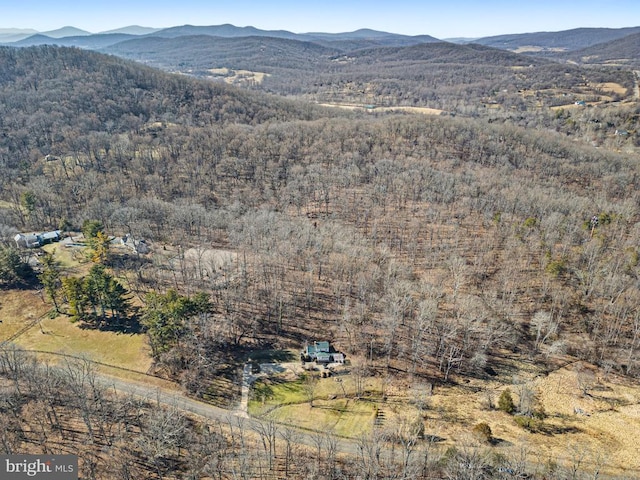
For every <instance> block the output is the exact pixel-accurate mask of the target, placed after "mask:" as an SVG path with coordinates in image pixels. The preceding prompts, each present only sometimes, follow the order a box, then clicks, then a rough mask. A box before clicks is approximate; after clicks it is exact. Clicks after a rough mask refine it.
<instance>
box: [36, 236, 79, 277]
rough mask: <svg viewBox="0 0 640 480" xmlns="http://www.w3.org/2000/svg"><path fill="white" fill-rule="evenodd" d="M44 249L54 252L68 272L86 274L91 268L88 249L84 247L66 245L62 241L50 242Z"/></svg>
mask: <svg viewBox="0 0 640 480" xmlns="http://www.w3.org/2000/svg"><path fill="white" fill-rule="evenodd" d="M42 249H43V250H44V251H45V252H47V253H52V254H53V255H54V257H55V258H56V260H58V261H59V262H60V265H61V266H62V268H63V269H65V270H66V273H68V274H72V275H75V274H80V275H84V274H85V273H87V272H88V271H89V269H90V268H91V262H89V260H88V259H87V254H86V249H85V248H83V247H65V246H64V245H62V244H60V243H50V244H49V245H45V246H43V247H42Z"/></svg>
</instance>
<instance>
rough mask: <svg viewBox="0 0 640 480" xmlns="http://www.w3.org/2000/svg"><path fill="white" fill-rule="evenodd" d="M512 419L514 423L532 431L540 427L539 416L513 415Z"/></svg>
mask: <svg viewBox="0 0 640 480" xmlns="http://www.w3.org/2000/svg"><path fill="white" fill-rule="evenodd" d="M513 421H514V422H516V425H518V426H520V427H522V428H524V429H525V430H528V431H529V432H532V433H535V432H538V431H540V429H541V428H542V420H541V419H540V418H535V417H527V416H525V415H516V416H515V417H513Z"/></svg>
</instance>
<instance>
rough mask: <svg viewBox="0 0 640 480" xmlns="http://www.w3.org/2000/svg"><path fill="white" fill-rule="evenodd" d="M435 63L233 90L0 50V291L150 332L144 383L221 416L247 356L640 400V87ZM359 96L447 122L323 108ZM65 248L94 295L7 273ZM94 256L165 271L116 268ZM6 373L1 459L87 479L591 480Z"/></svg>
mask: <svg viewBox="0 0 640 480" xmlns="http://www.w3.org/2000/svg"><path fill="white" fill-rule="evenodd" d="M426 48H427V46H417V47H406V48H398V49H392V48H386V49H376V50H360V51H359V53H358V55H353V56H351V57H349V59H347V60H345V62H347V63H348V64H349V70H348V72H347V73H345V71H343V70H341V68H343V67H339V66H336V67H335V69H334V70H333V71H331V70H329V69H327V70H323V71H321V72H320V73H319V74H317V75H315V80H314V81H310V77H311V76H312V75H313V73H312V71H311V70H309V71H300V72H298V73H291V75H289V76H287V75H284V73H283V72H284V71H285V70H286V67H285V68H284V69H280V70H277V72H278V73H280V75H277V74H273V75H272V76H271V77H268V78H267V79H266V80H265V81H264V84H263V85H262V86H260V87H259V88H254V87H249V88H244V89H240V88H237V87H235V86H229V85H225V84H223V83H218V82H212V81H210V80H204V79H197V78H190V77H186V76H179V75H173V74H169V73H164V72H161V71H159V70H154V69H151V68H148V67H144V66H141V65H139V64H136V63H133V62H130V61H126V60H122V59H118V58H115V57H111V56H106V55H102V54H98V53H93V52H88V51H82V50H79V49H73V48H59V47H31V48H24V49H14V48H0V111H2V112H3V113H2V115H1V116H0V168H1V170H2V176H1V177H0V192H1V198H0V231H1V233H2V236H3V237H4V239H5V240H6V242H5V246H3V247H2V251H0V285H1V286H2V287H3V289H4V290H5V291H7V290H15V289H16V288H22V289H24V290H30V289H39V290H40V291H42V292H43V293H42V295H43V296H46V298H47V302H49V303H50V304H51V308H53V306H54V305H55V311H56V312H61V313H63V314H65V315H68V316H70V317H72V318H73V319H74V321H77V322H80V324H84V325H85V327H86V328H91V329H104V330H114V331H125V332H131V331H135V332H139V333H140V334H144V335H146V336H147V338H148V342H149V345H150V355H151V357H152V360H153V373H154V374H155V375H158V376H161V377H163V378H166V379H170V380H172V381H175V382H177V383H179V384H180V385H181V386H182V388H183V389H184V391H186V392H187V393H188V394H189V395H191V396H193V397H194V398H200V399H206V400H209V401H213V402H214V403H215V404H217V405H219V406H224V407H230V406H232V405H234V404H235V403H236V402H238V397H239V395H240V392H239V389H240V387H239V383H238V375H239V371H241V369H242V362H243V359H244V358H246V356H247V354H248V352H251V351H253V350H261V349H286V348H289V349H299V348H300V346H301V345H303V344H304V343H305V342H311V341H313V340H317V339H325V338H326V339H329V340H331V341H332V342H333V343H335V344H337V345H339V346H340V348H341V349H342V350H343V351H344V352H346V354H347V357H348V358H350V359H351V358H352V359H353V365H354V366H357V367H359V368H360V370H359V372H360V373H357V375H362V376H363V377H367V378H369V377H371V378H383V379H388V380H385V382H388V383H389V385H390V387H389V390H390V391H391V390H392V388H391V386H394V385H395V386H396V387H397V388H398V389H402V388H404V386H406V385H412V384H415V383H416V382H421V383H424V384H428V385H431V386H432V387H435V388H446V387H447V386H451V385H462V386H464V384H465V383H468V382H469V381H472V382H482V381H485V380H486V381H489V380H492V381H493V380H495V379H496V378H500V379H503V378H508V377H510V376H511V377H512V378H515V376H517V375H519V374H520V373H521V372H519V371H514V372H510V373H505V372H506V371H507V365H512V364H513V363H512V362H517V363H515V364H517V365H520V367H517V368H522V370H523V371H524V370H525V369H526V368H529V367H531V368H535V369H536V371H537V372H541V375H545V374H549V373H550V372H553V371H554V370H556V369H558V368H559V367H561V366H565V365H568V364H572V363H574V362H584V364H588V365H590V366H592V367H593V369H594V371H596V372H597V373H596V374H593V375H590V374H589V375H587V374H584V375H582V376H580V378H581V379H582V380H583V382H582V383H581V384H580V385H581V388H583V389H584V392H583V393H584V394H585V395H588V394H589V392H590V391H593V390H594V389H595V388H596V385H597V384H598V382H599V381H600V378H601V377H602V378H608V377H607V376H616V378H618V377H620V378H624V379H625V381H628V382H632V383H635V384H637V381H638V378H640V362H639V360H638V350H639V349H640V310H638V305H639V304H640V298H639V290H638V278H639V274H640V264H639V259H640V251H639V246H638V238H639V234H640V230H639V228H640V227H639V226H640V217H639V211H638V207H639V205H640V203H639V202H640V198H639V197H638V191H639V188H638V187H639V183H640V179H639V177H638V169H639V166H640V165H639V163H640V157H639V156H638V150H637V147H638V139H639V138H640V137H638V130H637V119H638V115H640V107H639V104H638V101H637V99H636V100H635V101H634V100H632V98H633V91H634V87H635V83H634V76H633V73H632V72H631V71H626V70H625V69H623V68H605V67H589V68H586V67H579V66H575V65H564V64H557V63H552V62H550V61H548V60H538V61H537V62H538V63H537V64H536V65H535V66H533V65H531V66H530V62H532V60H531V59H529V58H526V57H520V56H518V55H515V54H506V53H505V52H499V51H497V50H493V49H490V48H487V47H479V46H474V47H470V46H467V47H464V48H463V47H460V48H459V49H457V47H456V48H454V47H453V46H449V45H447V46H444V45H443V44H442V45H441V44H433V45H431V44H429V45H428V48H429V49H430V50H429V52H430V53H429V55H432V54H433V49H440V50H442V49H445V48H446V49H447V52H446V56H448V57H451V56H454V61H453V62H449V63H443V62H442V61H438V62H437V63H434V64H433V65H431V66H428V67H427V66H426V65H428V64H429V62H426V63H425V62H424V60H425V58H426V57H425V53H424V52H425V49H426ZM449 50H450V51H449ZM438 55H439V56H440V57H439V58H441V56H442V55H443V52H442V51H439V53H438ZM472 58H475V59H476V61H477V62H478V63H476V64H473V63H471V60H472ZM496 59H499V61H496ZM335 60H336V62H337V60H339V59H335ZM375 62H382V64H383V65H384V67H381V69H380V70H376V69H375V68H374V67H372V65H373V64H374V63H375ZM412 62H415V65H412ZM334 63H335V62H334ZM460 65H465V66H464V67H460ZM345 75H346V76H348V78H349V80H348V81H346V80H345V78H346V76H345ZM612 83H615V84H617V85H619V87H620V89H621V90H620V91H618V92H611V91H609V90H607V88H610V87H605V86H603V85H610V84H612ZM257 90H267V91H269V92H271V93H265V92H264V91H257ZM276 93H277V94H279V95H282V94H286V95H288V96H290V97H296V98H283V97H281V96H279V95H276ZM605 97H606V98H605ZM369 99H370V100H371V101H370V103H375V104H376V105H385V103H391V104H393V105H395V106H397V105H414V106H415V105H418V106H429V107H431V108H438V109H442V110H444V111H446V112H447V113H445V114H443V115H439V116H433V115H412V114H403V113H393V114H388V113H378V112H376V110H375V109H372V110H370V111H368V112H367V111H362V112H357V111H346V110H342V109H336V108H324V107H322V106H320V105H317V104H315V103H314V102H313V101H317V103H323V102H326V103H331V102H337V103H339V102H350V101H354V100H356V101H360V100H362V103H369V101H368V100H369ZM385 99H386V100H385ZM575 99H585V100H586V101H588V102H593V103H596V104H597V105H593V106H585V107H581V106H577V105H575V104H574V100H575ZM310 100H312V101H310ZM498 107H499V108H498ZM552 107H553V108H552ZM555 107H561V108H555ZM56 229H61V230H64V231H76V232H77V231H81V230H83V231H84V232H85V237H87V238H89V239H90V241H89V243H88V244H89V247H90V249H91V252H92V253H91V255H92V258H91V262H93V263H94V264H95V265H94V266H93V267H92V268H91V270H90V271H89V270H87V271H86V272H84V274H85V276H84V277H83V276H82V275H83V273H82V272H81V271H77V272H76V273H74V272H71V273H69V272H61V270H60V269H59V268H58V264H57V263H56V261H55V260H54V259H52V258H49V260H48V261H44V262H42V261H41V262H40V264H39V266H37V267H36V272H35V273H34V272H31V271H24V269H23V270H20V269H19V268H18V267H19V266H20V265H19V264H20V262H19V259H18V258H17V257H16V254H15V252H14V250H15V249H14V247H13V245H14V242H13V236H14V235H15V234H16V233H18V232H30V231H45V230H56ZM91 232H92V233H91ZM104 234H109V235H115V236H124V235H127V234H129V235H131V236H133V237H134V238H138V239H139V238H144V239H145V240H146V242H147V243H148V244H150V245H151V248H152V250H153V251H154V252H155V253H156V254H154V255H145V254H134V253H127V254H121V253H117V252H116V251H115V249H114V248H111V250H112V251H111V252H109V251H108V250H109V247H108V242H107V241H103V240H101V239H102V238H103V237H102V235H104ZM101 242H102V243H101ZM22 253H24V252H22ZM78 272H79V273H78ZM74 275H75V276H74ZM98 292H108V293H105V294H102V295H100V294H99V293H98ZM64 321H69V320H68V319H66V318H65V320H64ZM3 340H4V339H3ZM356 370H358V369H356ZM516 370H517V369H516ZM589 371H591V370H589ZM0 373H1V374H2V379H3V380H2V383H3V385H4V387H3V388H2V389H1V390H2V394H1V396H2V398H1V399H0V411H2V416H1V417H0V422H2V423H3V426H2V427H1V428H0V435H2V438H1V440H2V441H1V442H0V448H1V449H2V451H4V452H6V453H12V452H17V451H20V450H21V449H24V448H29V449H31V450H32V451H34V452H67V451H75V449H80V450H79V451H80V452H82V453H81V457H82V458H83V460H82V465H83V467H82V468H83V471H82V475H83V478H122V479H128V478H367V479H373V478H460V479H462V478H538V477H539V478H543V477H544V476H546V478H586V475H592V477H591V478H597V476H596V477H593V471H594V468H595V467H592V466H590V467H589V468H586V467H584V468H582V469H580V468H578V467H579V462H577V461H576V462H577V464H578V467H576V462H574V463H573V466H574V467H576V468H574V470H573V475H574V476H573V477H572V476H571V468H570V466H567V465H564V466H556V468H555V469H553V468H551V467H550V466H548V465H547V466H546V467H545V468H546V469H545V468H543V467H542V466H538V467H532V466H531V463H529V461H525V460H524V457H518V456H517V455H516V454H515V453H513V454H512V455H509V456H505V455H503V454H499V455H498V454H492V453H491V447H490V445H491V439H492V436H491V429H490V428H489V430H488V432H487V429H486V428H485V427H477V428H474V433H473V435H472V439H471V440H469V441H468V442H467V441H461V442H458V444H457V445H456V446H455V447H450V446H449V447H448V448H447V449H446V450H445V449H439V448H438V445H437V444H438V441H439V440H440V439H437V438H436V437H435V436H434V435H433V434H430V432H429V431H428V430H427V431H426V432H425V423H424V422H420V421H418V423H417V424H416V422H415V421H413V420H412V421H409V420H407V421H406V423H404V424H403V423H402V422H398V424H397V425H396V426H395V427H394V428H396V429H395V430H391V429H390V430H391V431H387V432H386V433H385V435H373V434H372V435H371V436H362V437H361V438H357V439H351V440H349V441H345V440H344V439H341V438H339V437H337V436H333V435H331V434H328V433H327V434H322V433H318V432H316V433H314V434H309V433H308V432H306V433H301V432H300V431H298V430H296V429H291V428H288V427H287V428H285V427H283V426H282V425H279V424H277V423H273V422H272V421H264V422H262V423H260V422H257V423H255V422H252V421H249V420H247V421H246V423H242V422H243V420H241V419H240V418H235V417H232V416H230V417H229V420H228V421H227V422H223V421H212V420H211V419H209V420H208V421H204V420H202V419H196V418H191V417H190V416H188V415H187V414H186V413H185V412H182V411H179V410H178V409H175V408H164V407H161V406H160V405H153V404H149V403H144V402H142V401H141V400H138V399H136V398H134V397H123V396H116V395H113V392H108V391H107V390H106V389H105V388H102V387H100V384H99V382H98V383H96V377H95V376H94V372H93V371H92V370H91V368H90V366H89V364H87V363H79V364H71V363H69V364H67V365H63V366H60V365H58V366H51V367H48V366H43V365H42V364H39V363H38V362H37V361H36V360H35V358H34V357H31V356H30V355H29V354H28V353H26V352H23V351H22V350H19V349H15V348H13V347H10V346H9V344H3V347H2V351H1V352H0ZM221 379H222V380H223V381H224V382H225V383H224V384H223V385H225V386H224V387H220V381H221ZM511 383H513V385H511ZM474 384H475V383H474ZM505 386H511V388H512V390H513V391H514V392H515V393H516V394H517V395H516V398H517V401H518V405H516V406H514V408H513V409H512V412H516V413H517V414H518V417H517V418H519V419H520V420H517V418H516V421H519V422H521V423H522V424H523V425H524V427H523V431H529V432H531V431H534V432H535V431H536V429H538V430H539V431H543V430H544V428H543V427H540V426H539V425H538V424H537V423H536V424H534V422H543V421H544V417H545V412H544V411H543V410H544V409H541V408H539V402H538V401H537V400H536V395H537V394H536V392H535V391H528V390H526V389H525V388H524V387H520V389H518V388H519V387H518V384H517V382H515V381H514V382H508V385H507V384H506V385H505ZM383 395H386V394H385V393H384V392H383ZM311 398H312V399H313V395H312V396H311ZM500 400H501V402H503V399H502V397H500ZM637 401H638V399H637V398H636V404H637ZM504 402H506V400H504ZM310 403H311V402H310ZM494 403H495V405H493V404H494ZM489 404H490V408H495V409H496V410H500V411H503V412H507V411H508V410H509V409H508V408H507V407H505V405H507V404H505V403H501V405H500V406H498V404H497V398H496V399H495V402H494V401H493V400H489ZM311 406H313V405H311ZM503 407H504V408H503ZM612 408H615V407H612ZM151 412H153V413H151ZM512 412H509V413H512ZM479 425H480V424H479ZM485 425H486V424H485ZM427 428H428V425H427ZM487 428H488V425H487ZM478 432H480V434H479V433H478ZM549 435H551V434H549ZM479 437H481V438H484V444H483V442H482V441H480V440H478V438H479ZM301 438H303V439H302V440H301ZM345 442H346V443H345ZM494 443H495V442H494ZM479 445H480V446H479ZM487 445H489V446H487ZM515 450H517V448H516V447H514V449H513V452H515ZM532 455H535V452H529V456H532ZM576 455H577V454H576ZM116 459H117V460H116ZM113 462H116V463H117V464H118V465H117V468H115V469H114V467H113ZM533 463H535V462H533ZM590 465H593V463H592V464H590ZM635 474H637V471H636V473H635ZM635 474H634V473H631V474H630V475H631V476H629V477H626V478H632V477H633V475H635ZM518 475H520V476H518ZM617 475H619V476H620V478H625V477H624V474H623V473H620V472H619V471H618V472H617ZM527 476H529V477H527Z"/></svg>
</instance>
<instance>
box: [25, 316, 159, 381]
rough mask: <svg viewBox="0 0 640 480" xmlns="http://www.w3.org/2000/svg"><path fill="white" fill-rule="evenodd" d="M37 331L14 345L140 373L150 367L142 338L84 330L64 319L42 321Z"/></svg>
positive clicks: (35, 328)
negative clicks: (82, 358) (84, 358)
mask: <svg viewBox="0 0 640 480" xmlns="http://www.w3.org/2000/svg"><path fill="white" fill-rule="evenodd" d="M40 327H41V328H40ZM40 327H39V326H36V327H34V328H32V329H30V330H29V331H27V332H25V333H24V334H23V335H22V336H20V338H18V339H17V340H16V343H17V344H18V345H21V346H23V347H24V348H26V349H30V350H42V351H46V352H56V353H65V354H69V355H78V356H84V357H87V358H88V359H90V360H95V361H99V362H103V363H107V364H109V365H114V366H116V367H121V368H127V369H131V370H135V371H139V372H146V371H147V370H148V369H149V368H150V367H151V358H150V357H149V351H148V347H147V345H146V339H145V336H144V335H141V334H123V333H115V332H105V331H100V330H92V329H83V328H82V327H81V325H80V324H79V323H71V322H70V321H69V318H68V317H66V316H59V317H56V318H54V319H51V318H43V319H42V321H41V322H40Z"/></svg>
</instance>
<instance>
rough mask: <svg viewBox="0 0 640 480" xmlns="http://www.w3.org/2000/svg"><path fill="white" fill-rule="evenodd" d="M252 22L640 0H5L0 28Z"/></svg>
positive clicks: (498, 18)
mask: <svg viewBox="0 0 640 480" xmlns="http://www.w3.org/2000/svg"><path fill="white" fill-rule="evenodd" d="M223 23H232V24H234V25H236V26H247V25H252V26H255V27H257V28H261V29H265V30H276V29H283V30H290V31H293V32H297V33H304V32H313V31H316V32H317V31H321V32H347V31H353V30H356V29H358V28H373V29H375V30H383V31H387V32H393V33H404V34H407V35H419V34H427V35H433V36H435V37H438V38H450V37H481V36H489V35H497V34H502V33H523V32H538V31H558V30H567V29H570V28H577V27H610V28H620V27H631V26H638V25H640V1H639V0H616V1H613V0H580V1H578V0H508V1H506V0H486V1H485V0H458V1H456V0H437V1H434V0H422V1H421V0H366V1H365V0H324V1H317V0H295V1H293V0H261V1H259V0H180V1H169V0H75V1H74V0H0V28H33V29H36V30H39V31H46V30H54V29H57V28H60V27H63V26H66V25H72V26H74V27H78V28H81V29H84V30H88V31H91V32H99V31H105V30H111V29H116V28H120V27H124V26H128V25H142V26H146V27H158V28H160V27H170V26H176V25H184V24H191V25H219V24H223Z"/></svg>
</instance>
